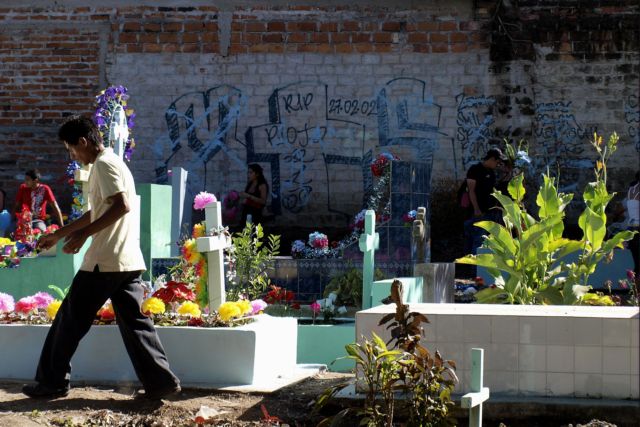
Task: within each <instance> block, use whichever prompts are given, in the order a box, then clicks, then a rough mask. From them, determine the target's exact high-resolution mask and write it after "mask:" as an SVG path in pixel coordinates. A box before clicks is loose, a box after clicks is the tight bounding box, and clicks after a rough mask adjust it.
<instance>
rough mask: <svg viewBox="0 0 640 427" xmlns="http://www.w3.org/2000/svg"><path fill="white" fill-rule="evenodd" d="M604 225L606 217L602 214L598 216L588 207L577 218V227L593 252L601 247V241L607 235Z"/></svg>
mask: <svg viewBox="0 0 640 427" xmlns="http://www.w3.org/2000/svg"><path fill="white" fill-rule="evenodd" d="M606 224H607V216H606V215H605V214H604V213H602V214H598V213H596V212H594V211H593V210H591V208H589V207H586V208H585V210H584V212H582V214H581V215H580V217H579V218H578V225H579V226H580V228H581V229H582V232H583V233H584V237H585V239H586V240H587V241H588V242H589V244H590V245H591V248H592V250H593V251H597V250H598V249H600V247H601V246H602V241H603V240H604V237H605V235H606V234H607V227H606Z"/></svg>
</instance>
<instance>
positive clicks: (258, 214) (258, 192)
mask: <svg viewBox="0 0 640 427" xmlns="http://www.w3.org/2000/svg"><path fill="white" fill-rule="evenodd" d="M268 193H269V185H268V184H267V180H266V179H264V174H263V172H262V167H261V166H260V165H259V164H257V163H251V164H250V165H249V170H248V171H247V186H246V187H245V189H244V192H242V193H240V197H241V198H242V199H243V200H242V220H241V222H240V225H241V226H242V227H244V225H245V224H246V223H247V217H248V216H249V215H251V222H252V223H254V224H259V223H261V222H262V209H263V208H264V207H265V205H266V204H267V194H268Z"/></svg>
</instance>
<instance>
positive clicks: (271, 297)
mask: <svg viewBox="0 0 640 427" xmlns="http://www.w3.org/2000/svg"><path fill="white" fill-rule="evenodd" d="M295 297H296V294H295V293H293V292H291V291H288V290H286V289H284V288H281V287H280V286H276V285H271V290H270V291H269V292H267V296H266V297H265V298H264V300H265V302H266V303H267V304H285V303H289V302H291V301H293V300H294V299H295Z"/></svg>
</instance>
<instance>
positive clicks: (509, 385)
mask: <svg viewBox="0 0 640 427" xmlns="http://www.w3.org/2000/svg"><path fill="white" fill-rule="evenodd" d="M485 383H486V384H487V385H488V387H489V389H490V390H491V392H492V393H508V394H515V393H516V392H517V391H518V373H517V372H504V371H487V375H486V376H485Z"/></svg>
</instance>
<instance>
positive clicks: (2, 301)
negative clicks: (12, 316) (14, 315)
mask: <svg viewBox="0 0 640 427" xmlns="http://www.w3.org/2000/svg"><path fill="white" fill-rule="evenodd" d="M15 306H16V305H15V301H14V300H13V297H12V296H11V295H9V294H5V293H2V292H0V313H10V312H12V311H13V309H14V308H15Z"/></svg>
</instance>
